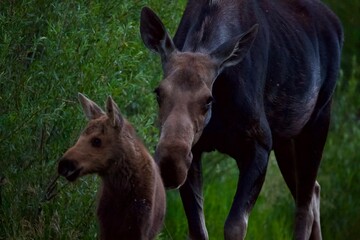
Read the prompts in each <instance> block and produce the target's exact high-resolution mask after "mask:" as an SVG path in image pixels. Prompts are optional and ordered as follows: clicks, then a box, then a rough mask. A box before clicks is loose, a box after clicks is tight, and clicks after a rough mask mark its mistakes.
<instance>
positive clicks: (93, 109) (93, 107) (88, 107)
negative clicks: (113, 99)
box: [78, 93, 105, 120]
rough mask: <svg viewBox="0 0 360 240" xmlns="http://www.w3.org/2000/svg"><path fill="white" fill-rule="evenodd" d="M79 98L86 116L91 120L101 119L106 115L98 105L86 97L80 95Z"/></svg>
mask: <svg viewBox="0 0 360 240" xmlns="http://www.w3.org/2000/svg"><path fill="white" fill-rule="evenodd" d="M78 98H79V102H80V103H81V106H82V108H83V110H84V113H85V116H86V117H87V118H88V119H89V120H92V119H96V118H99V117H101V116H102V115H104V114H105V113H104V112H103V110H102V109H101V108H100V107H99V106H98V105H97V104H96V103H94V102H93V101H91V100H90V99H88V98H87V97H85V96H84V95H83V94H81V93H78Z"/></svg>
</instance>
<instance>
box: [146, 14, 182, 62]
mask: <svg viewBox="0 0 360 240" xmlns="http://www.w3.org/2000/svg"><path fill="white" fill-rule="evenodd" d="M140 33H141V38H142V40H143V42H144V44H145V46H146V47H147V48H149V49H150V50H152V51H155V52H157V53H158V54H160V57H161V60H162V61H163V62H164V61H166V59H167V58H168V56H169V55H170V54H171V53H172V52H174V51H175V50H176V47H175V44H174V42H173V41H172V39H171V37H170V36H169V34H168V32H167V30H166V28H165V26H164V24H163V23H162V22H161V20H160V18H159V17H158V16H157V15H156V14H155V13H154V12H153V11H152V10H151V9H150V8H148V7H144V8H143V9H142V10H141V18H140Z"/></svg>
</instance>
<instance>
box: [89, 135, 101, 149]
mask: <svg viewBox="0 0 360 240" xmlns="http://www.w3.org/2000/svg"><path fill="white" fill-rule="evenodd" d="M91 145H92V146H93V147H96V148H99V147H101V139H100V138H97V137H94V138H93V139H91Z"/></svg>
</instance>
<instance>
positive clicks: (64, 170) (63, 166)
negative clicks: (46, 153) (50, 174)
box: [58, 159, 76, 176]
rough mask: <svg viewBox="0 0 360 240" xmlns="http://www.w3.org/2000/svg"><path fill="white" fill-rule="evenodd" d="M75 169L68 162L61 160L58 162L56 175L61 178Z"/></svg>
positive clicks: (72, 164)
mask: <svg viewBox="0 0 360 240" xmlns="http://www.w3.org/2000/svg"><path fill="white" fill-rule="evenodd" d="M75 169H76V167H75V164H74V163H73V162H72V161H70V160H68V159H62V160H60V162H59V166H58V173H59V174H60V175H62V176H66V175H67V174H68V173H69V172H72V171H74V170H75Z"/></svg>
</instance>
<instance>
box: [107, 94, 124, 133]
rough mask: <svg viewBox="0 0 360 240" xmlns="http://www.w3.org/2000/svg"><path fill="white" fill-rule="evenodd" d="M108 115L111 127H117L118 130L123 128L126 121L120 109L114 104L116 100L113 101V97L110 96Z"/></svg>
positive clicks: (108, 99)
mask: <svg viewBox="0 0 360 240" xmlns="http://www.w3.org/2000/svg"><path fill="white" fill-rule="evenodd" d="M106 114H107V116H108V118H109V119H110V121H111V125H112V126H113V127H117V128H121V127H122V125H123V123H124V119H123V117H122V116H121V113H120V110H119V107H118V106H117V104H116V103H115V102H114V100H113V99H112V97H111V96H109V97H108V98H107V101H106Z"/></svg>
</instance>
